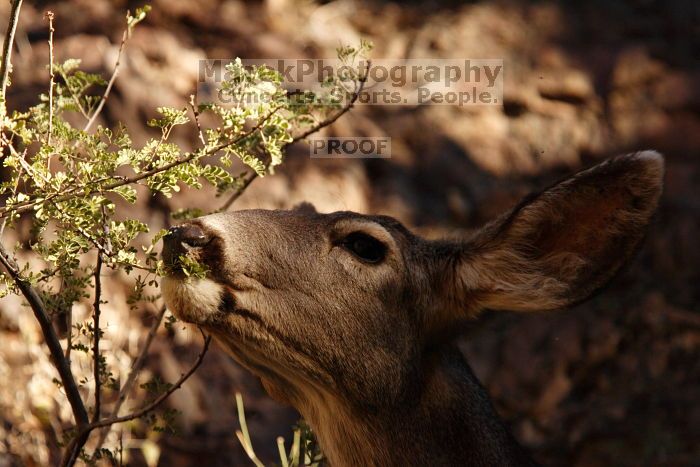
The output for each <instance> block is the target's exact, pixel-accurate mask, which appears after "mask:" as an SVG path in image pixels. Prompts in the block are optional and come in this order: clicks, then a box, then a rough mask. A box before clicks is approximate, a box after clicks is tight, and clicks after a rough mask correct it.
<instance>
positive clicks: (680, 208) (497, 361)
mask: <svg viewBox="0 0 700 467" xmlns="http://www.w3.org/2000/svg"><path fill="white" fill-rule="evenodd" d="M27 3H28V4H27V5H25V7H24V13H23V17H22V19H21V22H20V27H19V33H18V40H17V42H18V44H17V45H18V49H17V52H16V56H15V64H14V66H15V71H14V75H13V85H12V87H11V88H10V94H9V98H8V100H9V103H10V107H13V108H18V107H20V108H21V107H23V106H26V105H29V104H31V103H33V102H35V101H34V99H36V97H35V96H36V95H37V93H39V92H43V91H44V89H45V88H46V86H47V72H46V63H47V57H48V46H47V43H46V41H47V39H48V32H47V25H46V22H45V21H44V20H43V19H42V15H43V13H44V12H45V11H46V10H52V11H54V12H55V14H56V33H55V37H56V54H57V57H58V58H59V59H61V60H62V59H66V58H69V57H74V58H81V59H82V61H83V62H82V64H83V68H84V69H86V70H87V71H100V72H103V73H105V74H108V73H110V71H111V69H112V66H113V63H114V60H115V58H116V51H117V47H118V44H119V40H120V38H121V34H122V29H123V25H124V20H123V12H124V11H125V10H126V9H128V8H131V9H133V8H135V7H137V6H140V4H139V3H136V2H127V1H113V2H109V1H106V0H73V1H66V2H27ZM152 6H153V11H152V12H151V14H150V15H149V17H148V18H147V20H146V21H145V22H144V23H143V25H140V26H139V27H138V28H137V30H136V32H135V34H134V37H133V40H132V41H131V42H130V44H129V47H128V49H127V52H126V55H125V59H124V65H123V69H122V71H121V73H120V76H119V77H118V79H117V81H116V84H115V90H114V93H113V97H112V98H111V99H110V101H109V103H108V105H107V107H106V109H105V112H104V114H103V116H104V119H103V121H102V122H101V123H103V124H107V125H109V124H113V123H115V122H117V121H122V122H124V123H125V124H126V126H127V128H128V129H129V131H130V132H131V133H132V135H133V136H134V140H135V141H136V142H138V141H143V140H144V139H145V138H146V137H147V136H148V135H149V133H148V132H149V128H148V127H147V126H146V125H145V123H144V122H146V121H147V120H148V119H149V118H151V117H153V116H154V109H155V108H156V107H158V106H173V107H182V106H184V105H185V104H186V102H187V96H188V95H189V94H190V93H191V92H192V90H193V89H194V86H195V85H196V80H197V71H198V68H197V61H198V60H199V59H203V58H233V57H236V56H241V57H244V58H259V57H288V58H303V57H331V56H333V55H334V49H335V47H337V46H338V45H340V44H347V43H350V44H356V43H358V42H359V38H361V37H364V38H368V39H370V40H372V41H373V43H374V45H375V49H374V51H373V56H375V57H380V58H383V57H401V58H425V57H435V58H437V57H443V58H450V57H470V58H502V59H503V60H504V69H505V73H506V75H505V76H506V78H505V85H504V99H505V101H504V105H503V106H502V107H457V106H422V107H405V106H384V107H379V106H359V107H358V108H357V109H355V110H353V111H352V112H351V113H350V114H348V115H347V116H345V117H343V118H342V119H341V120H339V121H338V122H337V123H336V124H334V125H333V126H332V127H331V128H330V129H329V130H328V131H327V133H326V134H327V135H346V136H347V135H373V136H390V137H391V138H392V157H391V158H390V159H381V160H380V159H372V160H323V161H321V160H316V159H310V158H309V157H308V150H307V149H306V148H305V147H304V146H303V145H299V146H297V147H294V148H292V150H291V151H290V153H289V155H288V159H287V161H286V163H285V164H284V165H283V166H282V167H281V169H280V170H279V173H278V174H276V175H274V176H272V177H266V178H264V179H261V180H257V181H255V182H254V183H253V185H252V186H251V188H250V189H249V190H248V191H247V192H246V193H245V194H244V195H243V196H242V197H241V198H240V200H239V201H238V202H237V208H248V207H264V208H280V207H291V206H292V205H294V204H296V203H298V202H300V201H303V200H306V201H311V202H312V203H314V204H315V205H316V206H317V208H318V209H319V211H322V212H329V211H333V210H338V209H351V210H357V211H361V212H367V213H383V214H389V215H393V216H395V217H397V218H398V219H400V220H401V221H403V222H405V223H406V224H407V225H409V226H411V227H413V228H415V229H417V230H418V231H420V232H422V233H424V234H425V235H428V236H438V235H443V234H450V233H459V232H463V231H467V230H470V229H473V228H476V227H478V226H479V225H481V224H483V223H484V222H485V221H488V220H489V219H491V218H493V217H494V216H495V215H497V214H498V213H500V212H502V211H503V210H504V209H507V208H508V207H510V206H512V205H513V204H514V203H515V202H516V201H517V200H518V199H519V198H520V197H521V196H523V195H524V194H526V193H528V192H529V191H531V190H533V189H537V188H541V187H543V186H545V185H547V184H549V183H551V182H552V181H555V180H556V179H558V178H560V177H562V176H564V175H565V174H567V173H570V172H572V171H574V170H576V169H579V168H581V167H584V166H587V165H590V164H592V163H594V162H595V161H599V160H601V159H603V158H605V157H608V156H611V155H615V154H618V153H624V152H628V151H634V150H638V149H647V148H653V149H656V150H658V151H660V152H662V153H663V154H664V155H665V156H666V160H667V174H666V189H665V192H664V195H663V197H662V200H661V204H660V208H659V213H658V216H657V217H656V219H655V221H654V223H653V225H652V227H651V228H650V231H649V234H648V237H647V239H646V242H645V244H644V246H643V248H642V249H641V251H640V253H639V255H638V256H637V257H636V259H635V260H634V261H633V262H632V264H630V266H629V267H628V268H627V269H626V270H625V271H624V272H623V273H622V274H621V275H620V276H619V277H617V278H616V279H615V280H614V282H613V283H612V284H610V286H608V287H607V288H606V289H605V290H604V291H602V292H601V293H599V294H597V295H596V297H595V298H594V299H592V300H590V301H589V302H587V303H585V304H583V305H580V306H578V307H576V308H574V309H572V310H568V311H562V312H558V313H552V314H536V315H517V314H512V313H485V314H484V315H483V316H482V317H481V318H480V319H479V320H477V321H474V322H473V323H472V324H471V325H470V327H469V329H468V332H467V334H466V335H465V337H464V338H463V339H462V340H461V347H462V349H463V351H464V352H465V354H466V355H467V356H468V359H469V361H470V363H471V364H472V366H473V367H474V370H475V372H476V373H477V375H478V376H479V378H480V379H481V381H482V382H483V383H484V385H485V386H486V387H487V389H488V391H489V393H490V394H491V395H492V397H493V399H494V402H495V404H496V406H497V408H498V410H499V412H500V413H501V414H502V415H503V417H504V418H505V419H506V420H507V421H508V423H509V425H510V426H511V428H512V430H513V432H514V434H515V435H516V437H517V438H518V440H519V441H520V442H521V443H522V444H524V445H525V446H526V447H527V448H528V449H529V450H530V451H531V452H532V453H533V455H534V456H535V457H536V458H537V459H538V460H539V461H541V462H542V463H543V464H545V465H562V466H569V465H576V466H603V465H605V466H642V465H649V466H651V465H663V466H690V465H700V405H699V404H698V401H700V351H699V350H700V285H699V284H700V242H698V239H700V189H699V188H700V26H699V25H700V3H698V2H696V1H694V0H676V1H668V2H662V1H643V0H627V1H623V0H619V1H616V0H613V1H607V2H604V1H601V0H596V1H592V2H565V1H561V2H556V1H532V2H525V1H522V2H516V1H475V2H467V3H464V4H462V3H460V2H449V1H445V2H439V1H430V2H425V3H422V2H405V3H390V2H379V1H361V0H338V1H334V2H320V3H316V2H310V1H308V2H307V1H304V2H294V1H292V0H269V1H265V2H241V1H235V0H227V1H219V0H203V1H199V2H193V1H188V0H167V1H166V0H154V1H153V2H152ZM7 12H8V6H7V2H3V3H2V5H0V24H2V25H4V24H5V22H6V21H5V18H7ZM181 142H182V144H183V145H185V146H187V145H193V144H195V140H194V135H190V134H183V135H181ZM211 196H212V193H211V192H208V191H202V192H192V191H190V192H187V193H186V194H185V195H183V196H179V197H175V198H173V199H171V200H166V201H158V202H153V203H149V204H143V205H140V206H138V211H135V212H134V215H136V216H138V217H140V218H141V219H145V220H147V221H148V222H149V224H150V225H152V226H153V228H154V229H157V228H160V226H162V225H163V222H164V220H163V211H164V210H169V209H176V208H180V207H196V206H204V205H206V203H207V202H210V199H211ZM111 279H112V280H111V281H110V284H111V285H109V289H108V290H109V291H110V293H111V295H110V296H109V298H110V304H109V305H108V306H107V307H106V308H107V309H106V311H105V313H106V316H108V321H109V322H110V323H111V324H110V325H109V326H111V327H110V330H109V332H108V334H109V335H108V336H107V339H108V340H109V339H111V342H112V345H113V356H112V357H111V358H112V361H111V363H112V364H113V365H114V366H115V368H117V370H122V371H124V372H126V371H128V368H129V365H130V364H131V361H132V359H133V358H134V356H135V355H136V354H137V351H138V345H139V342H141V340H142V338H143V335H144V334H145V332H146V331H145V329H146V328H147V327H148V325H149V324H150V322H151V320H152V319H153V318H152V313H153V310H149V309H143V310H136V311H129V310H128V307H127V306H126V305H125V304H123V302H124V300H123V297H124V294H125V289H126V285H123V284H125V281H124V280H123V278H122V277H120V276H118V275H117V276H113V277H112V278H111ZM120 300H121V301H120ZM28 315H29V313H28V310H27V309H26V308H24V307H21V306H20V304H19V302H18V301H17V300H15V299H12V298H6V299H3V300H2V301H1V302H0V343H1V344H0V418H1V420H2V424H0V466H5V465H8V466H9V465H47V464H51V465H52V464H53V463H55V462H56V457H55V456H56V453H57V444H56V443H57V440H56V439H55V436H54V435H53V433H54V432H55V431H56V428H57V425H61V424H62V423H65V421H68V420H70V417H69V412H67V409H66V408H65V407H61V405H62V404H61V401H62V395H61V394H57V390H56V389H55V387H54V386H53V385H51V384H50V381H51V377H53V373H52V370H51V368H50V365H49V364H48V359H47V358H46V355H44V350H43V349H42V348H41V346H40V339H39V336H38V334H37V332H36V328H35V325H34V324H33V321H32V318H31V316H28ZM110 320H111V321H110ZM110 333H111V334H110ZM173 343H174V344H173ZM198 346H199V340H198V335H197V333H196V332H195V331H191V330H182V329H180V328H178V329H176V330H175V331H173V332H170V333H169V332H166V331H163V332H162V333H160V334H159V335H158V337H157V338H156V342H155V344H154V346H153V349H152V352H151V354H150V355H149V359H148V365H147V368H148V370H149V373H150V374H158V375H161V376H162V377H163V378H164V379H168V380H173V379H176V378H177V377H178V376H179V374H180V373H181V372H182V371H183V370H184V369H185V368H187V367H188V365H189V363H188V362H190V361H192V360H193V359H194V357H195V355H196V352H197V349H198ZM124 374H125V373H124ZM123 377H124V376H123V375H122V378H123ZM47 381H48V382H49V383H47ZM235 391H240V392H242V393H243V394H244V399H245V402H246V408H247V415H248V423H249V428H250V431H251V434H252V435H253V444H254V446H255V447H256V451H257V452H258V454H259V455H260V457H261V458H262V459H263V460H265V461H266V462H271V461H273V460H274V459H275V457H276V446H275V438H276V437H277V436H279V435H281V436H285V437H286V439H287V440H289V436H290V427H291V425H292V424H293V423H294V422H295V421H296V420H297V418H298V416H297V414H296V413H295V412H294V411H293V410H292V409H290V408H288V407H283V406H280V405H279V404H277V403H275V402H273V401H272V400H270V399H269V398H268V397H267V396H266V395H265V394H264V392H263V391H262V389H261V387H260V385H259V384H258V382H257V381H256V380H255V379H254V378H253V377H251V376H250V375H248V374H247V373H246V372H245V371H243V370H242V369H241V368H240V367H239V366H237V365H236V364H235V363H234V362H232V361H231V359H230V358H229V357H227V356H226V355H224V354H223V353H222V352H221V351H219V350H218V349H215V350H214V351H213V352H210V354H209V355H208V356H207V359H206V360H205V363H204V365H203V367H202V368H201V369H200V371H199V372H198V373H197V374H196V375H195V377H193V379H192V380H191V381H190V382H188V383H187V385H186V386H185V388H184V389H183V390H182V391H180V392H178V393H177V394H176V395H175V396H174V397H173V398H172V399H171V400H170V401H169V402H168V403H169V404H170V406H171V407H173V408H176V409H178V410H180V411H181V412H182V414H181V416H180V419H179V422H178V433H176V434H163V435H159V436H158V437H152V438H150V439H149V442H152V443H155V445H157V446H158V447H159V450H160V465H175V466H189V465H207V466H209V465H211V466H218V465H221V466H224V465H235V466H238V465H240V466H246V465H251V464H250V462H249V461H248V460H247V458H246V456H245V454H244V452H243V450H242V449H241V447H240V445H239V443H238V441H237V439H236V437H235V435H234V432H235V430H236V429H237V428H238V420H237V415H236V411H235V400H234V398H233V393H234V392H235ZM138 404H139V401H138V400H136V401H133V405H134V406H138ZM63 405H65V404H63ZM125 428H127V427H125ZM133 428H134V430H135V434H134V435H133V436H132V439H131V441H130V444H127V447H129V448H130V449H129V452H130V465H145V463H146V459H145V457H144V454H143V453H144V452H145V451H144V449H142V448H143V446H144V443H143V441H142V440H139V433H141V434H142V432H141V431H139V427H138V426H134V427H133ZM110 440H111V441H110V442H113V441H114V439H112V438H110ZM147 444H148V443H147Z"/></svg>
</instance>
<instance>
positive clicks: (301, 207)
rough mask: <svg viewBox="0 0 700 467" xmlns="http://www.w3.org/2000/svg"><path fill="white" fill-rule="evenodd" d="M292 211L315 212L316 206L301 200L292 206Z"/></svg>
mask: <svg viewBox="0 0 700 467" xmlns="http://www.w3.org/2000/svg"><path fill="white" fill-rule="evenodd" d="M292 211H298V212H300V213H304V214H316V208H315V207H314V205H313V204H311V203H309V202H307V201H302V202H301V203H299V204H297V205H296V206H294V207H293V208H292Z"/></svg>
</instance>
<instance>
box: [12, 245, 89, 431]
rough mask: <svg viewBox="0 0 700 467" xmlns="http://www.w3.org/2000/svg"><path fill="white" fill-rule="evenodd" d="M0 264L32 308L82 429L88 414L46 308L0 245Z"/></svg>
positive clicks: (74, 415) (76, 420)
mask: <svg viewBox="0 0 700 467" xmlns="http://www.w3.org/2000/svg"><path fill="white" fill-rule="evenodd" d="M0 263H2V265H3V266H5V269H7V272H8V273H9V274H10V276H12V279H13V280H14V281H15V284H17V287H19V289H20V291H21V292H22V294H23V295H24V298H25V299H26V300H27V302H28V303H29V305H30V306H31V307H32V311H33V312H34V316H35V317H36V319H37V321H38V322H39V326H41V332H42V334H43V335H44V340H45V341H46V346H47V347H48V348H49V352H50V353H51V360H52V362H53V364H54V366H55V367H56V370H58V374H59V376H60V378H61V384H62V385H63V389H64V390H65V391H66V396H67V398H68V403H69V404H70V406H71V410H72V411H73V417H74V418H75V422H76V424H77V425H78V427H83V426H85V425H87V423H88V414H87V411H86V410H85V404H84V403H83V400H82V398H81V397H80V392H78V386H77V385H76V383H75V379H74V378H73V373H72V372H71V369H70V365H69V364H68V361H67V360H66V358H65V357H64V356H63V350H62V349H61V344H60V342H59V341H58V336H57V335H56V331H55V330H54V328H53V325H52V324H51V320H50V319H49V316H48V314H47V313H46V307H45V306H44V302H43V301H42V300H41V297H40V296H39V294H38V293H37V291H36V290H35V289H34V287H32V286H31V284H29V282H27V281H26V279H25V278H24V277H22V276H21V274H20V272H19V268H18V267H17V263H16V262H15V260H14V259H13V258H12V256H11V255H10V254H9V253H8V252H7V250H6V249H5V246H4V245H3V244H2V243H0Z"/></svg>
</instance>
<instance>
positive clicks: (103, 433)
mask: <svg viewBox="0 0 700 467" xmlns="http://www.w3.org/2000/svg"><path fill="white" fill-rule="evenodd" d="M163 316H165V307H164V306H163V307H161V309H160V310H159V311H158V314H157V315H156V318H155V320H153V323H152V324H151V328H150V329H149V330H148V334H147V335H146V340H145V341H144V343H143V347H141V351H139V355H138V357H136V360H134V362H133V363H132V365H131V372H129V376H128V377H127V378H126V382H125V383H124V386H122V388H121V389H120V390H119V397H118V398H117V402H116V403H115V404H114V408H112V413H111V414H110V418H117V417H118V416H119V410H120V409H121V407H122V404H124V402H126V399H127V397H129V394H130V393H131V390H132V389H133V387H134V384H135V383H136V381H137V379H138V376H139V374H140V373H141V370H142V369H143V365H144V363H146V357H147V356H148V350H149V349H150V348H151V344H152V343H153V339H154V338H155V337H156V332H158V328H159V327H160V323H161V322H162V321H163ZM107 433H109V430H108V429H106V428H103V429H102V430H100V437H99V439H98V440H97V445H96V446H95V451H97V450H98V449H100V448H101V447H102V444H103V443H104V441H105V439H106V438H107Z"/></svg>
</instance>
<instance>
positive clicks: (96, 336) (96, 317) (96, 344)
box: [92, 252, 102, 422]
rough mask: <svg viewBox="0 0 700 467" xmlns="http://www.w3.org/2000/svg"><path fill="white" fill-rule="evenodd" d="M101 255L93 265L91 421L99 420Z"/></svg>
mask: <svg viewBox="0 0 700 467" xmlns="http://www.w3.org/2000/svg"><path fill="white" fill-rule="evenodd" d="M101 273H102V253H99V252H98V253H97V264H96V265H95V303H94V305H93V309H94V314H93V319H92V321H93V329H92V334H93V338H92V365H93V368H92V371H93V377H94V378H95V410H94V412H93V413H92V421H93V422H96V421H97V420H99V419H100V366H101V365H100V301H101V298H102V278H101V277H100V274H101Z"/></svg>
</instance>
